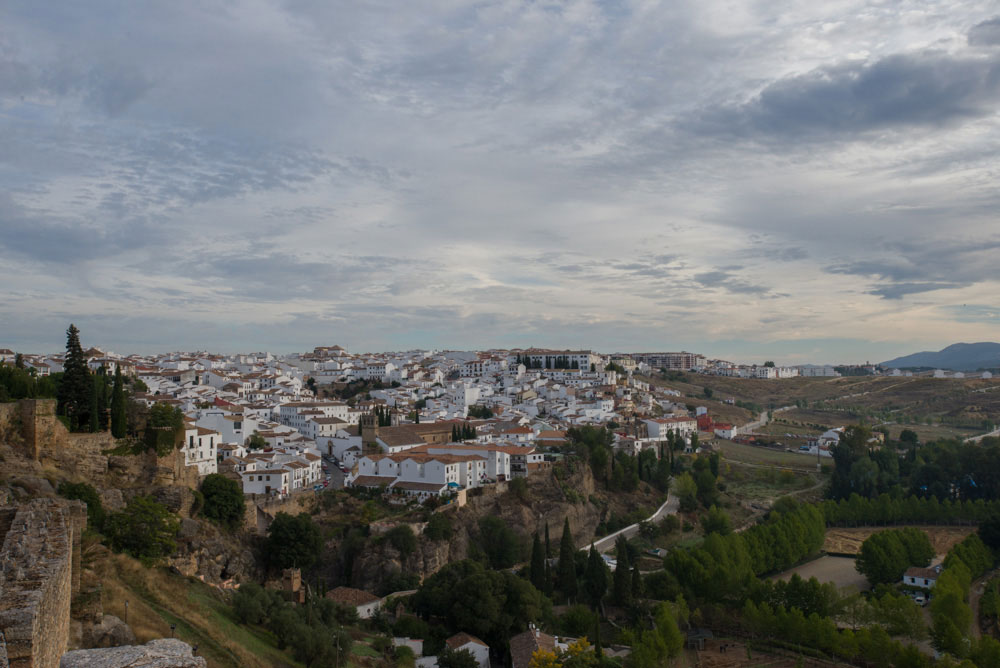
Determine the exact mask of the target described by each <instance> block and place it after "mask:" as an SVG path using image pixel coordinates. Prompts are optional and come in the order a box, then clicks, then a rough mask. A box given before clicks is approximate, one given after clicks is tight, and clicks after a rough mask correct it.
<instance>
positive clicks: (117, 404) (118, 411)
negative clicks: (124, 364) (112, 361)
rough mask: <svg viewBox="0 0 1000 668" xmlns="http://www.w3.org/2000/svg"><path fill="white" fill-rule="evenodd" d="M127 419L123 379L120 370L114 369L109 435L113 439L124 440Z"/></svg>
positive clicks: (119, 368)
mask: <svg viewBox="0 0 1000 668" xmlns="http://www.w3.org/2000/svg"><path fill="white" fill-rule="evenodd" d="M127 424H128V419H127V416H126V411H125V379H124V378H122V368H121V367H120V366H119V367H118V368H116V369H115V385H114V388H113V389H112V390H111V435H112V436H114V437H115V438H125V433H126V425H127Z"/></svg>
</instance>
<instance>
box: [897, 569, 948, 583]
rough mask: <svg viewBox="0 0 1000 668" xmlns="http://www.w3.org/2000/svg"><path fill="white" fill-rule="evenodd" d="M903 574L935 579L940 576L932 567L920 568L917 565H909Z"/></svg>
mask: <svg viewBox="0 0 1000 668" xmlns="http://www.w3.org/2000/svg"><path fill="white" fill-rule="evenodd" d="M903 576H904V577H911V578H924V579H927V580H937V579H938V578H939V577H941V574H940V573H938V572H937V571H936V570H934V569H933V568H920V567H919V566H910V567H909V568H907V569H906V572H905V573H903Z"/></svg>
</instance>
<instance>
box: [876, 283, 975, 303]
mask: <svg viewBox="0 0 1000 668" xmlns="http://www.w3.org/2000/svg"><path fill="white" fill-rule="evenodd" d="M964 285H968V283H964V284H963V283H935V282H928V283H891V284H889V285H884V286H881V287H877V288H873V289H871V290H869V291H868V294H870V295H878V296H879V297H882V298H883V299H902V298H903V297H905V296H907V295H913V294H919V293H921V292H933V291H934V290H948V289H951V288H960V287H963V286H964Z"/></svg>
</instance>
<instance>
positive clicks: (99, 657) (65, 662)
mask: <svg viewBox="0 0 1000 668" xmlns="http://www.w3.org/2000/svg"><path fill="white" fill-rule="evenodd" d="M207 666H208V664H207V663H206V662H205V659H203V658H201V657H200V656H195V655H194V652H193V651H192V649H191V645H189V644H187V643H186V642H184V641H182V640H177V639H175V638H161V639H159V640H151V641H150V642H148V643H146V644H145V645H129V646H127V647H113V648H110V649H78V650H73V651H72V652H66V653H65V654H63V656H62V659H61V660H60V661H59V667H60V668H207Z"/></svg>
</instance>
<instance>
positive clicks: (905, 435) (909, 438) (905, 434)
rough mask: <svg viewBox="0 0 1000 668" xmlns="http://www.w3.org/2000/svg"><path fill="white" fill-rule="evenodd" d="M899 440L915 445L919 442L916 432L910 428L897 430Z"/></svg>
mask: <svg viewBox="0 0 1000 668" xmlns="http://www.w3.org/2000/svg"><path fill="white" fill-rule="evenodd" d="M899 442H900V443H905V444H907V445H916V444H917V443H919V442H920V437H919V436H917V432H915V431H913V430H912V429H904V430H903V431H901V432H899Z"/></svg>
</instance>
